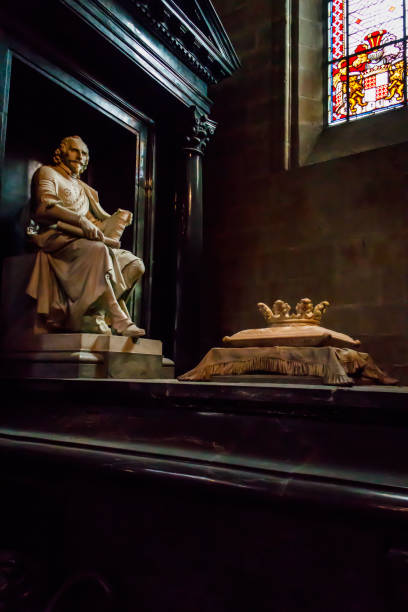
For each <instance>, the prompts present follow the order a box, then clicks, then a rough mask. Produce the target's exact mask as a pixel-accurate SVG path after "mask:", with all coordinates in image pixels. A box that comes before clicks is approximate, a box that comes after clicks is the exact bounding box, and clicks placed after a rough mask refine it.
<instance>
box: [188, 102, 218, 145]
mask: <svg viewBox="0 0 408 612" xmlns="http://www.w3.org/2000/svg"><path fill="white" fill-rule="evenodd" d="M190 121H191V123H190V125H189V128H188V133H187V135H186V137H185V144H184V147H183V148H184V150H185V151H193V152H195V153H199V154H200V155H203V154H204V152H205V149H206V147H207V144H208V142H209V140H210V138H211V136H212V135H213V134H214V132H215V130H216V127H217V124H216V122H215V121H213V120H212V119H209V118H208V115H206V114H203V113H202V112H200V111H199V110H198V109H197V107H195V106H193V107H191V108H190Z"/></svg>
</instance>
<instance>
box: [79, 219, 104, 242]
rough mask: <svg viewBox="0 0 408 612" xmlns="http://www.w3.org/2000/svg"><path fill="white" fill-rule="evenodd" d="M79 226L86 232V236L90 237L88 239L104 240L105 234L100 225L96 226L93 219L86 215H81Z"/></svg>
mask: <svg viewBox="0 0 408 612" xmlns="http://www.w3.org/2000/svg"><path fill="white" fill-rule="evenodd" d="M79 227H80V228H81V230H82V231H83V232H84V235H85V238H88V240H100V241H101V242H103V239H104V236H103V233H102V232H101V230H100V229H99V227H96V225H94V224H93V223H92V221H90V220H89V219H87V218H86V217H84V216H81V217H80V218H79Z"/></svg>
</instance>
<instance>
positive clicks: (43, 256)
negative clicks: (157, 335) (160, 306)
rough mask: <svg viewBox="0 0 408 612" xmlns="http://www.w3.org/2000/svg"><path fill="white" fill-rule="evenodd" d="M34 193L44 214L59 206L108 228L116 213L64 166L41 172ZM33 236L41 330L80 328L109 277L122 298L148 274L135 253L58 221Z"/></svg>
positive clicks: (32, 284)
mask: <svg viewBox="0 0 408 612" xmlns="http://www.w3.org/2000/svg"><path fill="white" fill-rule="evenodd" d="M33 197H34V200H35V204H36V208H35V212H37V213H38V214H39V218H41V217H40V215H41V213H43V214H44V212H46V210H47V209H49V208H51V207H52V206H54V205H56V204H59V205H60V206H64V207H65V208H68V209H69V210H71V211H73V212H75V213H78V214H80V215H86V216H87V217H88V218H89V219H91V220H93V221H95V220H97V222H96V224H98V225H99V226H100V227H101V229H102V230H103V221H105V220H106V219H108V218H109V217H110V215H109V214H108V213H107V212H105V211H104V210H103V208H102V207H101V205H100V204H99V199H98V193H97V192H96V191H95V190H94V189H92V188H91V187H90V186H89V185H87V184H86V183H84V182H83V181H81V180H79V179H77V178H74V177H73V176H72V175H71V173H70V171H69V169H68V168H66V167H65V166H64V165H59V166H41V168H39V170H37V172H36V174H35V175H34V177H33ZM34 219H35V214H34ZM32 240H33V242H34V243H35V244H36V245H37V246H38V247H39V251H38V253H37V257H36V260H35V265H34V269H33V272H32V275H31V278H30V281H29V284H28V287H27V289H26V292H27V293H28V295H30V296H31V297H33V298H34V299H35V300H37V314H38V315H39V317H37V319H38V323H37V330H36V331H37V332H38V331H45V330H48V331H52V330H55V331H57V330H62V331H64V330H69V331H80V330H81V325H82V318H83V316H84V315H85V313H86V312H87V311H88V309H89V308H90V306H91V305H93V304H94V303H95V302H96V301H97V300H98V298H99V297H101V296H102V294H103V293H104V292H105V290H106V288H107V279H109V280H110V283H111V285H112V288H113V290H114V293H115V296H116V297H117V298H118V299H120V298H121V297H122V296H125V295H127V294H128V292H129V290H130V289H131V288H132V287H133V285H134V284H135V282H136V281H137V280H138V278H140V276H141V275H142V274H143V272H144V266H143V262H142V260H141V259H139V258H138V257H136V256H135V255H134V254H133V253H130V252H129V251H125V250H124V249H112V248H108V247H107V246H106V245H105V244H103V243H102V242H100V241H93V240H88V239H86V238H76V237H74V236H70V235H68V234H65V233H63V232H61V231H59V230H58V229H57V228H56V225H48V226H44V225H42V226H41V225H40V230H39V232H38V233H37V234H34V235H33V236H32Z"/></svg>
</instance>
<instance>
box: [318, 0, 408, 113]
mask: <svg viewBox="0 0 408 612" xmlns="http://www.w3.org/2000/svg"><path fill="white" fill-rule="evenodd" d="M407 5H408V2H407V1H406V0H328V104H327V107H328V109H327V110H328V113H327V121H328V124H329V125H337V124H339V123H343V122H347V121H350V120H353V119H356V118H360V117H365V116H368V115H373V114H378V113H381V112H383V111H386V110H391V109H396V108H400V107H401V106H405V105H406V103H407V95H406V55H407V54H406V51H407V49H406V47H407V42H406V41H407V39H406V36H407V31H406V21H407V8H408V6H407Z"/></svg>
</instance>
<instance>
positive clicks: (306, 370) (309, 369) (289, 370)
mask: <svg viewBox="0 0 408 612" xmlns="http://www.w3.org/2000/svg"><path fill="white" fill-rule="evenodd" d="M257 370H258V371H259V370H263V371H266V372H278V373H279V374H287V375H289V376H319V377H320V378H323V380H324V382H326V383H327V384H329V385H342V384H349V383H350V382H351V381H350V379H349V377H348V376H346V375H345V374H344V375H342V374H338V373H336V374H334V373H330V372H328V371H327V367H326V365H325V364H323V363H306V362H303V361H295V360H293V361H292V360H286V361H284V360H282V359H277V358H271V357H255V358H253V359H250V360H248V361H229V362H221V363H216V364H215V363H213V364H210V365H207V366H202V367H197V368H195V369H194V370H191V371H190V372H187V373H186V374H183V375H182V376H179V380H209V379H210V378H211V377H212V376H234V375H235V376H239V375H240V374H248V373H250V372H254V371H257Z"/></svg>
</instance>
